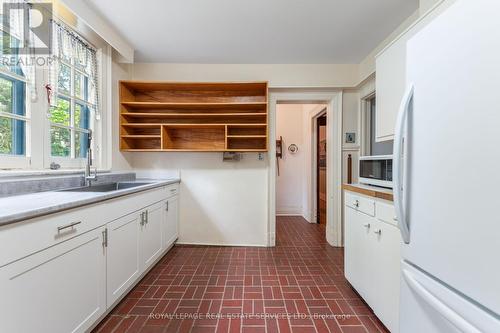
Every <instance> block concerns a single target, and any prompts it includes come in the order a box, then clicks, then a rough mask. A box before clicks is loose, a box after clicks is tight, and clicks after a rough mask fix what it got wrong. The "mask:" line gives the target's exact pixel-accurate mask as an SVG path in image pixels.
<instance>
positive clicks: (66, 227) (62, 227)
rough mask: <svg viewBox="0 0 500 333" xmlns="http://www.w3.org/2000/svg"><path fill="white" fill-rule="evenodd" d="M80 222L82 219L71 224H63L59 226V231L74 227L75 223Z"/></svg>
mask: <svg viewBox="0 0 500 333" xmlns="http://www.w3.org/2000/svg"><path fill="white" fill-rule="evenodd" d="M80 223H82V221H78V222H73V223H70V224H67V225H63V226H60V227H57V232H61V231H63V230H64V229H68V228H73V227H74V226H75V225H78V224H80Z"/></svg>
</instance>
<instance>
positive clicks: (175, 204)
mask: <svg viewBox="0 0 500 333" xmlns="http://www.w3.org/2000/svg"><path fill="white" fill-rule="evenodd" d="M165 206H166V214H165V221H164V238H163V239H164V244H163V248H168V247H169V246H170V245H172V244H173V243H174V242H175V240H176V239H177V237H179V197H178V196H174V197H171V198H169V199H168V200H167V201H166V203H165Z"/></svg>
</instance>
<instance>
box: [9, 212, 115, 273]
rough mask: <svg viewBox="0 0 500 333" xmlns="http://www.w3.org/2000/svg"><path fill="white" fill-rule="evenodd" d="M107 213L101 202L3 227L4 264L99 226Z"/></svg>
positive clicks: (103, 221)
mask: <svg viewBox="0 0 500 333" xmlns="http://www.w3.org/2000/svg"><path fill="white" fill-rule="evenodd" d="M105 216H106V209H105V205H104V204H98V205H92V206H89V207H79V208H75V209H72V210H68V211H63V212H59V213H55V214H51V215H48V216H43V217H39V218H34V219H30V220H27V221H25V222H19V223H14V224H11V225H7V226H5V227H3V228H1V229H0V244H2V246H1V248H2V251H0V267H2V266H4V265H6V264H8V263H10V262H13V261H15V260H18V259H21V258H23V257H26V256H28V255H30V254H33V253H35V252H38V251H40V250H42V249H46V248H48V247H51V246H53V245H56V244H59V243H61V242H64V241H67V240H69V239H72V238H74V237H75V236H78V235H81V234H83V233H85V232H87V231H89V230H92V229H95V228H97V227H99V226H100V225H103V224H104V223H105V222H106V221H105V220H103V217H105Z"/></svg>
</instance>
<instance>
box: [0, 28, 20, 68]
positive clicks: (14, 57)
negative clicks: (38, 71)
mask: <svg viewBox="0 0 500 333" xmlns="http://www.w3.org/2000/svg"><path fill="white" fill-rule="evenodd" d="M19 46H20V42H19V40H18V39H16V38H14V37H11V36H10V35H9V34H8V33H6V32H4V31H0V55H2V61H1V62H0V67H3V68H5V69H7V70H8V71H11V72H13V73H16V74H18V75H22V76H24V73H23V71H22V69H21V66H20V64H19V50H18V47H19Z"/></svg>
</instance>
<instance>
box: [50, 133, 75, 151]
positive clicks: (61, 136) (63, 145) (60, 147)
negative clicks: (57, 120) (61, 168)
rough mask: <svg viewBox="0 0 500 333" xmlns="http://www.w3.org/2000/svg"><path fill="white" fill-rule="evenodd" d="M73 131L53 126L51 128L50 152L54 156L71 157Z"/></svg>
mask: <svg viewBox="0 0 500 333" xmlns="http://www.w3.org/2000/svg"><path fill="white" fill-rule="evenodd" d="M70 146H71V131H70V130H69V129H66V128H60V127H55V126H52V127H51V128H50V147H51V149H50V151H51V154H52V156H62V157H69V156H70V154H71V150H70Z"/></svg>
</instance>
